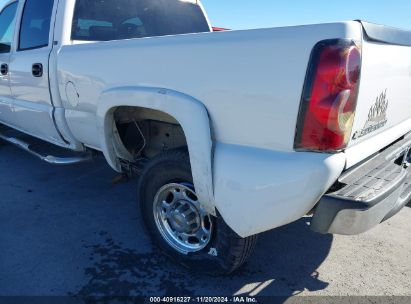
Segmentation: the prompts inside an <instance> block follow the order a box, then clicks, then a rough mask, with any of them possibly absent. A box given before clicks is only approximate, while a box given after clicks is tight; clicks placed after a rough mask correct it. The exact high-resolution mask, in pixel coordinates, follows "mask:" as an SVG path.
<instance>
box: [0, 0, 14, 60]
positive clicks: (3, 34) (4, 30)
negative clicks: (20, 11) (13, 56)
mask: <svg viewBox="0 0 411 304" xmlns="http://www.w3.org/2000/svg"><path fill="white" fill-rule="evenodd" d="M16 10H17V2H14V3H12V4H10V5H9V6H7V7H6V8H5V9H4V10H3V11H2V12H1V14H0V53H9V52H10V49H11V43H12V42H13V34H14V26H15V22H16V20H15V17H16Z"/></svg>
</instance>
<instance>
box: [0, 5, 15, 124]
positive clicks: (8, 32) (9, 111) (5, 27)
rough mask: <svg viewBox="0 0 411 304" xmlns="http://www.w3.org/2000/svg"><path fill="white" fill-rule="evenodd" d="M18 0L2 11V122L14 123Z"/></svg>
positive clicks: (0, 14)
mask: <svg viewBox="0 0 411 304" xmlns="http://www.w3.org/2000/svg"><path fill="white" fill-rule="evenodd" d="M16 11H17V2H12V3H11V4H9V5H7V6H6V7H4V9H3V10H2V11H1V13H0V122H2V123H5V124H8V125H12V126H13V125H14V123H13V119H14V116H13V98H12V96H11V91H10V83H9V80H10V79H9V65H10V51H11V44H12V41H13V35H14V25H15V22H16V18H15V17H16Z"/></svg>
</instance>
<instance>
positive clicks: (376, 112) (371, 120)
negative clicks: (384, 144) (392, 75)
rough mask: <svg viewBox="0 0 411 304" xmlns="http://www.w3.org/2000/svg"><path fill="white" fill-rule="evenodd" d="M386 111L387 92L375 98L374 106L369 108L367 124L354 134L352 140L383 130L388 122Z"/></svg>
mask: <svg viewBox="0 0 411 304" xmlns="http://www.w3.org/2000/svg"><path fill="white" fill-rule="evenodd" d="M387 110H388V99H387V90H385V91H384V92H382V93H381V94H380V96H378V97H377V99H376V101H375V104H374V105H373V106H372V107H371V109H370V112H369V113H368V119H367V122H366V123H365V125H364V127H363V128H362V129H361V130H360V131H357V132H355V133H354V135H353V139H358V138H361V137H363V136H365V135H367V134H370V133H372V132H374V131H376V130H378V129H381V128H383V127H384V126H385V125H386V124H387V121H388V119H387Z"/></svg>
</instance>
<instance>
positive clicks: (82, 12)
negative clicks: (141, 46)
mask: <svg viewBox="0 0 411 304" xmlns="http://www.w3.org/2000/svg"><path fill="white" fill-rule="evenodd" d="M209 31H210V29H209V26H208V23H207V20H206V18H205V16H204V13H203V11H202V10H201V7H200V6H199V5H197V4H196V1H187V0H109V1H108V0H107V1H106V0H77V1H76V6H75V9H74V17H73V26H72V31H71V39H72V40H86V41H108V40H121V39H131V38H143V37H153V36H165V35H178V34H188V33H199V32H209Z"/></svg>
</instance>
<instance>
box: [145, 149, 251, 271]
mask: <svg viewBox="0 0 411 304" xmlns="http://www.w3.org/2000/svg"><path fill="white" fill-rule="evenodd" d="M170 184H171V185H174V186H173V187H175V189H174V190H175V191H178V192H180V191H179V189H180V188H179V187H183V188H182V191H186V192H187V193H185V195H188V194H189V196H190V197H192V195H191V193H190V191H187V190H184V189H186V188H187V187H190V188H191V190H192V191H193V192H194V189H193V186H192V185H193V180H192V176H191V167H190V161H189V156H188V153H187V152H186V150H172V151H168V152H165V153H163V154H161V155H159V156H157V157H155V158H154V159H152V160H151V161H150V162H149V163H148V164H147V166H146V168H145V169H144V171H143V173H142V175H141V176H140V179H139V185H138V201H139V204H140V208H141V213H142V216H143V219H144V222H145V226H146V228H147V230H148V232H149V234H150V235H151V237H152V240H153V241H154V243H155V244H156V245H157V246H158V247H159V248H160V249H161V250H162V251H163V252H164V253H165V254H166V255H168V256H170V257H171V258H173V259H174V260H175V261H177V262H178V263H180V264H181V265H183V266H185V267H186V268H189V269H190V270H193V271H196V272H200V273H207V274H211V275H226V274H230V273H232V272H233V271H235V270H236V269H238V268H239V267H240V266H241V265H243V264H244V263H245V261H246V260H247V259H248V257H249V256H250V254H251V252H252V250H253V248H254V246H255V244H256V241H257V236H251V237H247V238H241V237H240V236H238V235H237V234H236V233H235V232H234V231H233V230H232V229H231V228H230V227H228V225H227V224H226V223H225V222H224V220H223V219H222V218H221V216H218V217H212V216H210V215H207V217H206V219H209V220H210V223H208V224H207V225H206V226H208V228H210V227H211V228H210V229H209V231H207V229H208V228H207V227H205V228H203V230H204V231H207V233H208V234H207V235H208V238H209V240H208V243H207V244H206V245H205V244H203V246H205V247H204V248H201V249H198V250H195V251H184V250H186V249H184V250H183V251H181V247H184V246H181V245H179V244H177V245H175V244H174V243H175V242H176V241H175V240H174V239H175V238H172V237H170V233H167V232H164V230H167V229H168V230H170V229H171V228H170V227H171V226H172V225H171V224H169V223H170V221H168V220H166V221H162V220H161V219H163V216H159V215H158V214H160V213H161V212H164V213H161V214H162V215H164V214H165V211H163V210H162V211H161V212H156V210H157V209H156V208H157V207H156V206H157V205H156V202H158V201H160V200H159V199H158V195H159V193H163V192H161V191H162V190H161V189H164V187H166V188H167V187H168V186H167V185H170ZM167 189H168V188H167ZM174 190H173V191H174ZM170 191H171V190H170ZM175 191H174V192H173V193H175ZM168 195H170V194H168ZM167 197H168V196H167ZM165 200H168V198H166V199H165ZM169 200H170V201H177V199H176V198H175V197H174V198H171V199H169ZM194 200H195V198H194ZM158 204H160V203H158ZM163 204H164V200H162V204H161V206H162V205H163ZM174 205H176V203H174V204H173V203H172V205H171V206H174ZM189 205H190V204H189ZM190 206H192V205H190ZM168 208H169V209H168V210H170V209H172V207H168ZM185 208H188V207H185ZM190 208H192V209H193V207H190ZM194 209H195V208H194ZM190 210H191V209H190ZM187 212H189V211H187ZM193 212H194V211H193ZM155 214H156V215H157V216H156V215H155ZM164 216H165V215H164ZM159 218H160V219H159ZM206 219H204V220H201V222H202V223H203V222H204V223H207V222H208V220H206ZM193 221H194V220H193ZM158 222H161V223H162V222H165V224H161V223H160V224H158ZM176 222H178V221H173V223H176ZM196 223H198V221H197V222H196ZM161 225H164V227H165V226H166V227H167V229H166V228H159V227H162V226H161ZM195 225H196V224H194V226H195ZM171 230H172V229H171ZM173 232H175V231H173ZM164 235H165V236H166V237H165V236H164ZM173 235H174V234H173ZM170 239H171V241H170ZM177 242H178V240H177ZM181 242H183V241H182V240H180V242H179V243H181ZM195 242H197V243H198V244H200V242H201V241H199V240H198V239H195ZM189 245H191V244H189ZM176 246H177V247H178V250H177V249H176ZM196 246H197V244H196Z"/></svg>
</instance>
